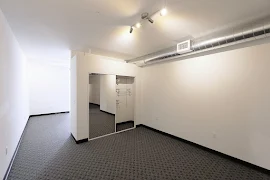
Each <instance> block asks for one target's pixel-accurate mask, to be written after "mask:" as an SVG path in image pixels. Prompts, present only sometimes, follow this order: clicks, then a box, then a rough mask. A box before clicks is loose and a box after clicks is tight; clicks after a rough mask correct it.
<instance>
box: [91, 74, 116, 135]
mask: <svg viewBox="0 0 270 180" xmlns="http://www.w3.org/2000/svg"><path fill="white" fill-rule="evenodd" d="M115 84H116V76H115V75H99V74H90V75H89V139H92V138H96V137H100V136H104V135H107V134H111V133H114V132H115Z"/></svg>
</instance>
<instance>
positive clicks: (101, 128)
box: [89, 104, 115, 139]
mask: <svg viewBox="0 0 270 180" xmlns="http://www.w3.org/2000/svg"><path fill="white" fill-rule="evenodd" d="M114 132H115V116H114V115H112V114H108V113H106V112H103V111H100V107H99V105H94V104H89V138H90V139H91V138H95V137H99V136H103V135H106V134H110V133H114Z"/></svg>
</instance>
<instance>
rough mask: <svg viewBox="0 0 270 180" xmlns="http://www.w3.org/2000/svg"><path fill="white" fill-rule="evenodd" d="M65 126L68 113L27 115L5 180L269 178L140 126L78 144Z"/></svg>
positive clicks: (225, 179)
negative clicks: (29, 117) (23, 131)
mask: <svg viewBox="0 0 270 180" xmlns="http://www.w3.org/2000/svg"><path fill="white" fill-rule="evenodd" d="M69 128H70V127H69V114H58V115H48V116H41V117H33V118H31V119H30V120H29V122H28V125H27V127H26V130H25V133H24V136H23V139H22V143H21V146H20V148H19V150H18V154H17V156H16V158H15V160H14V164H13V166H12V168H11V172H10V174H9V177H8V179H18V180H22V179H27V180H32V179H41V180H45V179H46V180H50V179H60V180H61V179H62V180H66V179H73V180H80V179H81V180H83V179H93V180H102V179H105V180H109V179H116V180H122V179H123V180H129V179H138V180H141V179H145V180H150V179H151V180H154V179H160V180H171V179H183V180H191V179H192V180H196V179H197V180H204V179H207V180H208V179H209V180H212V179H213V180H229V179H230V180H232V179H241V180H244V179H248V180H249V179H250V180H260V179H263V180H268V179H269V180H270V176H269V175H267V174H264V173H262V172H260V171H257V170H255V169H252V168H250V167H247V166H244V165H242V164H238V163H236V162H234V161H231V160H229V159H226V158H224V157H221V156H218V155H216V154H212V153H210V152H208V151H205V150H202V149H200V148H197V147H194V146H192V145H189V144H187V143H184V142H181V141H179V140H176V139H173V138H170V137H167V136H164V135H162V134H159V133H157V132H154V131H152V130H149V129H146V128H143V127H139V128H136V129H134V130H130V131H126V132H123V133H119V134H115V135H112V136H107V137H104V138H101V139H97V140H93V141H89V142H86V143H83V144H78V145H77V144H76V143H75V142H74V140H73V138H72V137H71V135H70V132H69Z"/></svg>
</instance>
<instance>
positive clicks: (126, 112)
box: [115, 76, 134, 131]
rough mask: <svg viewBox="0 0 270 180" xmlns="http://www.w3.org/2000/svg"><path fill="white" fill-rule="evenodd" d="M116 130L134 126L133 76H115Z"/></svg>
mask: <svg viewBox="0 0 270 180" xmlns="http://www.w3.org/2000/svg"><path fill="white" fill-rule="evenodd" d="M115 121H116V131H123V130H126V129H130V128H133V127H134V77H127V76H116V117H115Z"/></svg>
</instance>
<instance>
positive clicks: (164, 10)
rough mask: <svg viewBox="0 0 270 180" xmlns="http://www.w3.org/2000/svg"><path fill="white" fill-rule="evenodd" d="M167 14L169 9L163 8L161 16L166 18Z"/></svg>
mask: <svg viewBox="0 0 270 180" xmlns="http://www.w3.org/2000/svg"><path fill="white" fill-rule="evenodd" d="M166 14H167V9H166V8H163V9H162V10H161V11H160V15H161V16H166Z"/></svg>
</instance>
